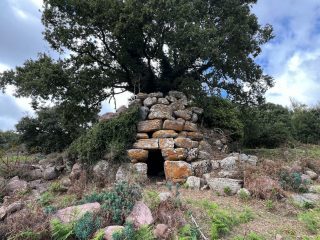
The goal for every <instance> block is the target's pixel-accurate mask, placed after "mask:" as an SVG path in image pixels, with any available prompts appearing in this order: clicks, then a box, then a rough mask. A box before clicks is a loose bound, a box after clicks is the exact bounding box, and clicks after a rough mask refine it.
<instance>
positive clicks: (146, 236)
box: [112, 223, 155, 240]
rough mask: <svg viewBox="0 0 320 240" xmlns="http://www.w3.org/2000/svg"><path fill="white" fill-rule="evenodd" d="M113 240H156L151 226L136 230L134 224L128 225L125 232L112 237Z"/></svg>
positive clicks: (116, 233)
mask: <svg viewBox="0 0 320 240" xmlns="http://www.w3.org/2000/svg"><path fill="white" fill-rule="evenodd" d="M112 239H113V240H142V239H143V240H154V239H155V237H154V235H153V232H152V229H151V227H150V226H147V225H143V226H141V227H140V228H139V229H138V230H135V229H134V227H133V225H132V223H126V224H125V226H124V229H123V231H119V232H115V233H114V234H113V235H112Z"/></svg>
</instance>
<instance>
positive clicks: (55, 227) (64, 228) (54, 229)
mask: <svg viewBox="0 0 320 240" xmlns="http://www.w3.org/2000/svg"><path fill="white" fill-rule="evenodd" d="M50 225H51V235H52V238H53V239H54V240H68V239H70V238H72V237H73V236H74V230H73V227H74V226H73V224H72V223H69V224H62V223H61V222H60V221H59V220H58V219H53V220H52V221H51V223H50Z"/></svg>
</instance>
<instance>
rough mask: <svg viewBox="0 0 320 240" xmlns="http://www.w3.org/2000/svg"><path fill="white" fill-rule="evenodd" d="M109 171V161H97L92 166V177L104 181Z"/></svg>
mask: <svg viewBox="0 0 320 240" xmlns="http://www.w3.org/2000/svg"><path fill="white" fill-rule="evenodd" d="M109 171H110V165H109V162H108V161H106V160H101V161H98V162H97V163H96V164H95V165H94V166H93V177H94V179H96V180H98V181H104V180H106V179H107V178H108V175H109Z"/></svg>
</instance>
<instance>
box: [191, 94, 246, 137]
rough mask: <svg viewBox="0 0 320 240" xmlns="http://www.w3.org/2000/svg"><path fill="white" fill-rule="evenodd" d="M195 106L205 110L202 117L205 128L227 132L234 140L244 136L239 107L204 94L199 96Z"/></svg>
mask: <svg viewBox="0 0 320 240" xmlns="http://www.w3.org/2000/svg"><path fill="white" fill-rule="evenodd" d="M195 104H196V105H197V106H201V107H202V108H203V109H204V112H203V116H202V117H203V123H204V126H205V127H208V128H220V129H223V130H227V131H228V132H229V134H230V137H231V138H232V139H233V140H239V139H240V138H241V137H242V136H243V124H242V121H241V119H240V116H241V115H240V111H239V108H238V107H237V105H235V104H233V103H232V102H231V101H229V100H227V99H223V98H220V97H216V96H211V97H209V96H206V95H203V94H202V95H199V96H197V98H196V100H195Z"/></svg>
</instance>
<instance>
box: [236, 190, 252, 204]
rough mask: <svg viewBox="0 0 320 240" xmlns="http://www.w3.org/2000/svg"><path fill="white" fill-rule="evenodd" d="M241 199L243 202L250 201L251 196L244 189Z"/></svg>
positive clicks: (240, 194) (240, 195)
mask: <svg viewBox="0 0 320 240" xmlns="http://www.w3.org/2000/svg"><path fill="white" fill-rule="evenodd" d="M239 198H240V199H241V200H242V201H248V200H249V199H250V194H248V193H247V192H246V191H245V190H244V189H240V191H239Z"/></svg>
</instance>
